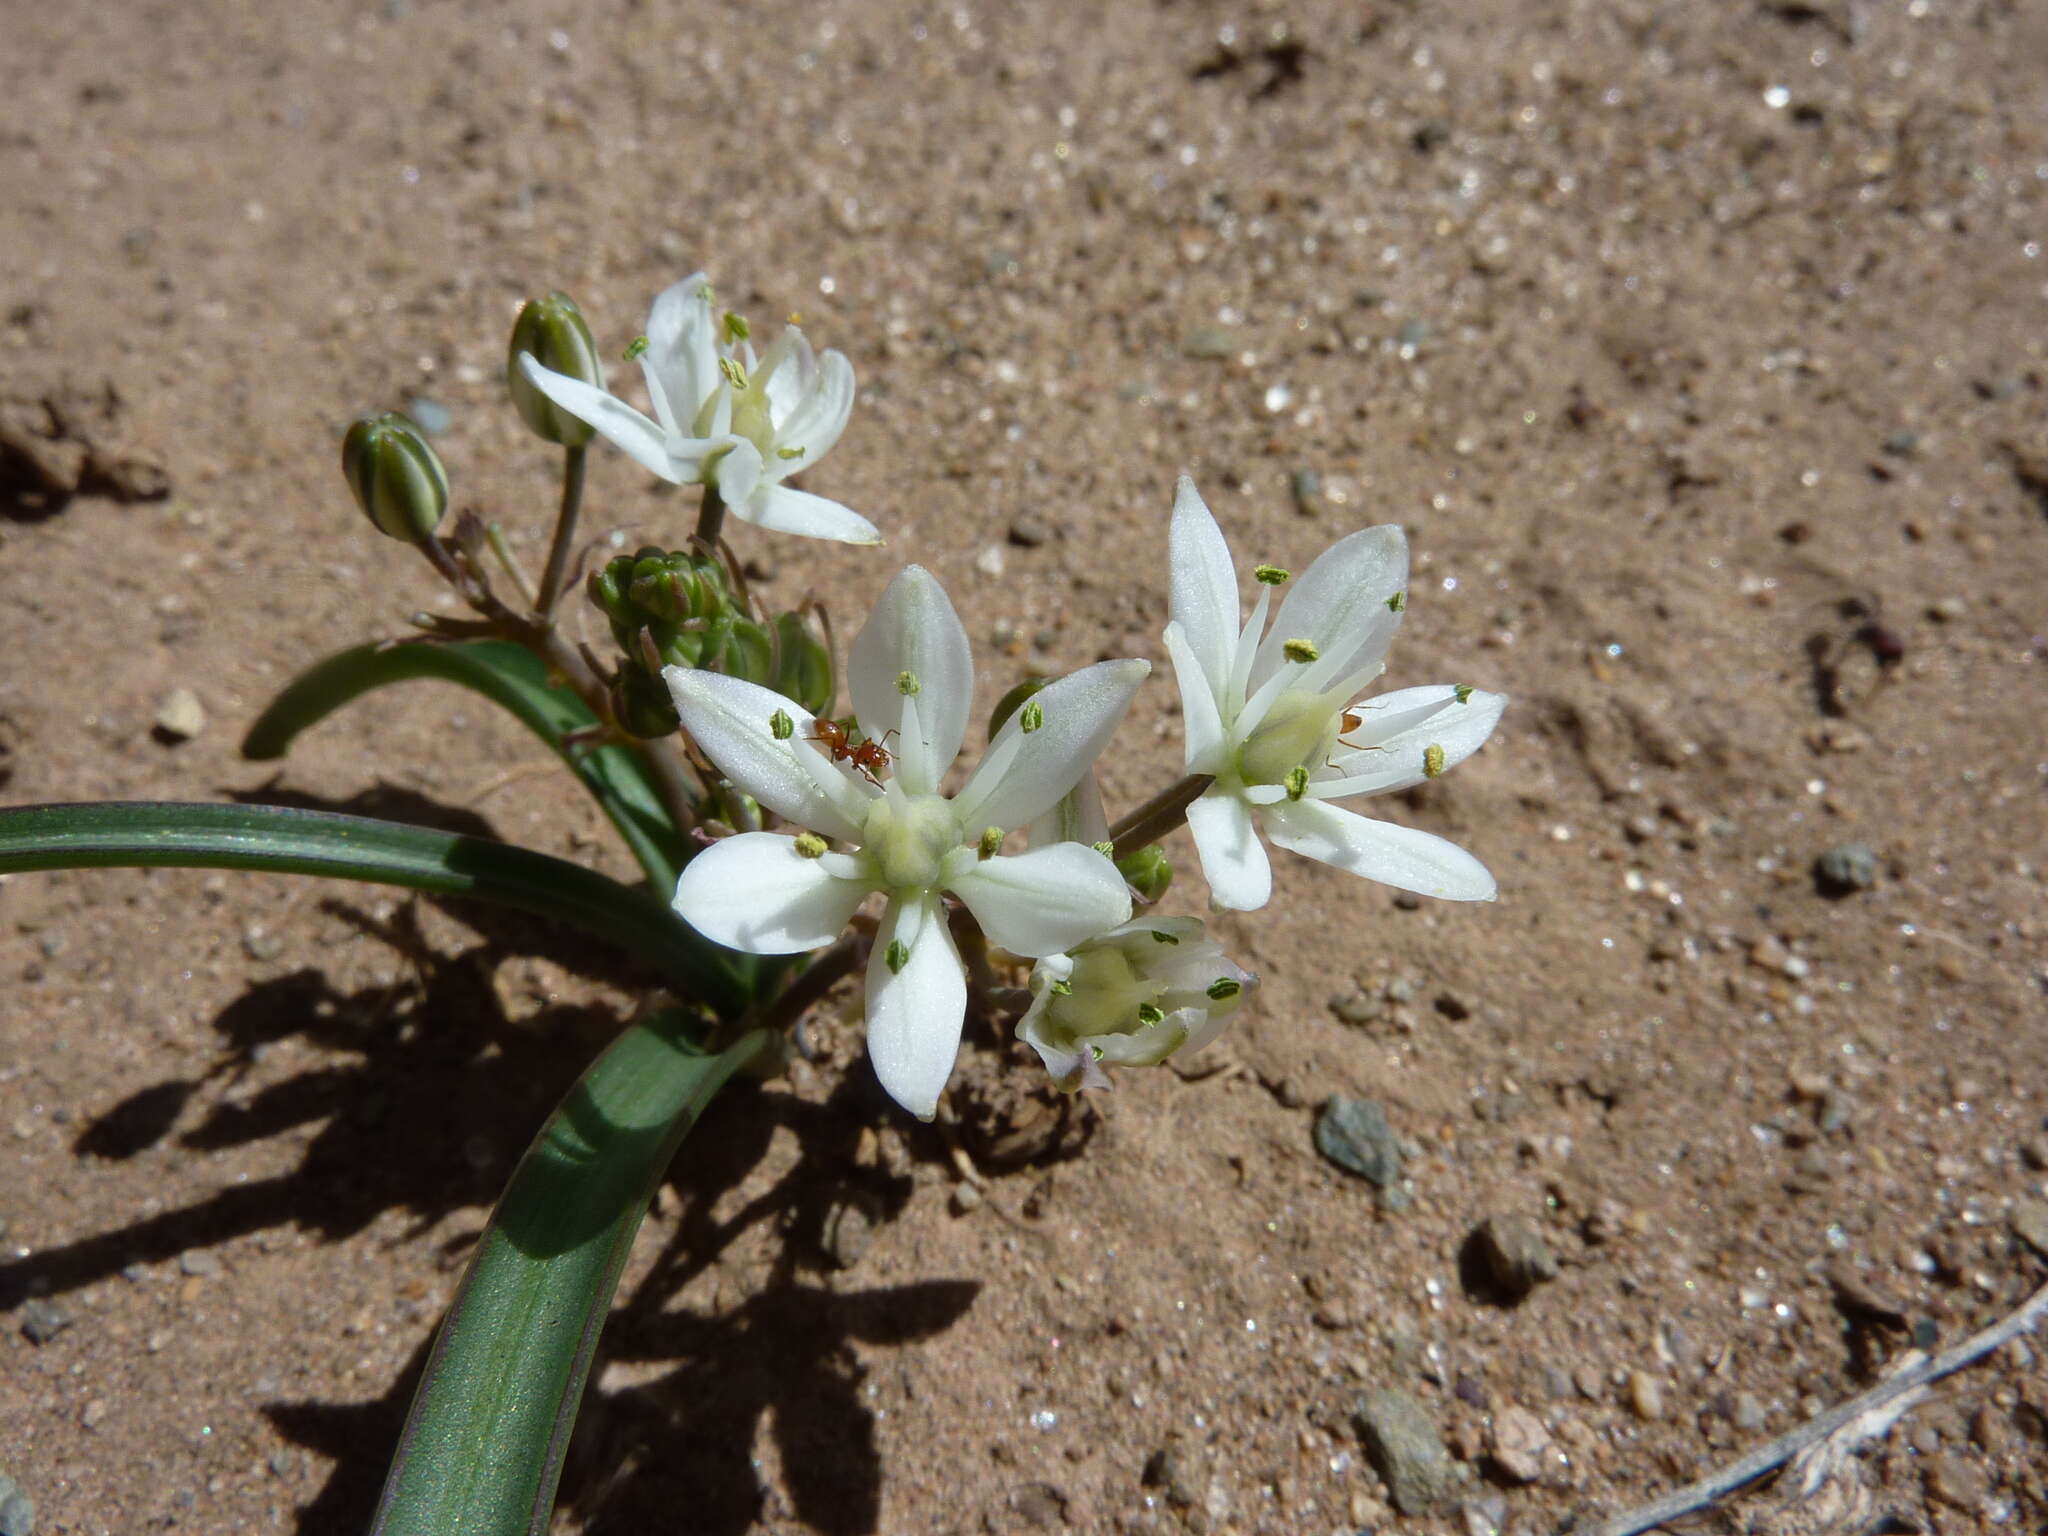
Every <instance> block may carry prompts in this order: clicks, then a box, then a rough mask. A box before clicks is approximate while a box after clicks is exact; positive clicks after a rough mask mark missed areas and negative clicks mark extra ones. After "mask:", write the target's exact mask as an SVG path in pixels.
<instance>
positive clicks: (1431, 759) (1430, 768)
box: [1422, 742, 1444, 779]
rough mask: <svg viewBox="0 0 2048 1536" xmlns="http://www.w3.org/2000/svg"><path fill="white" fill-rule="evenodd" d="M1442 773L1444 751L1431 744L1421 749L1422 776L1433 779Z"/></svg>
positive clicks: (1433, 743)
mask: <svg viewBox="0 0 2048 1536" xmlns="http://www.w3.org/2000/svg"><path fill="white" fill-rule="evenodd" d="M1443 771H1444V749H1443V748H1442V747H1441V746H1439V745H1438V744H1437V743H1435V742H1431V743H1430V744H1429V745H1428V746H1426V747H1424V748H1423V749H1422V776H1423V777H1424V778H1425V779H1433V778H1435V777H1436V776H1437V775H1438V774H1440V773H1442V772H1443Z"/></svg>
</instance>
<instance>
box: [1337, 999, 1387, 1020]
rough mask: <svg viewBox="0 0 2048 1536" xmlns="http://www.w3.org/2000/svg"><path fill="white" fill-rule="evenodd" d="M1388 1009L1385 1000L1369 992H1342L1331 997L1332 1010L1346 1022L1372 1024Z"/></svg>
mask: <svg viewBox="0 0 2048 1536" xmlns="http://www.w3.org/2000/svg"><path fill="white" fill-rule="evenodd" d="M1386 1011H1387V1005H1386V1003H1385V1001H1383V1000H1382V999H1380V998H1377V997H1374V996H1372V995H1371V994H1370V993H1367V992H1342V993H1339V994H1338V995H1337V996H1335V997H1333V998H1331V999H1330V1012H1332V1013H1334V1014H1335V1015H1337V1017H1338V1018H1339V1019H1341V1020H1343V1021H1344V1022H1345V1023H1346V1024H1370V1023H1372V1021H1373V1020H1374V1019H1377V1018H1378V1017H1379V1016H1380V1015H1381V1014H1383V1013H1385V1012H1386Z"/></svg>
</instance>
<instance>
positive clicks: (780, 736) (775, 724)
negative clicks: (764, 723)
mask: <svg viewBox="0 0 2048 1536" xmlns="http://www.w3.org/2000/svg"><path fill="white" fill-rule="evenodd" d="M768 734H769V735H770V736H773V737H774V738H775V739H776V740H777V741H787V740H789V738H790V737H792V736H794V735H795V734H796V722H795V721H794V720H792V719H790V718H789V711H788V710H786V709H778V710H777V711H775V713H774V714H772V715H770V716H769V717H768Z"/></svg>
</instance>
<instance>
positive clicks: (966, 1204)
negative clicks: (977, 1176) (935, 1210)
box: [953, 1184, 982, 1216]
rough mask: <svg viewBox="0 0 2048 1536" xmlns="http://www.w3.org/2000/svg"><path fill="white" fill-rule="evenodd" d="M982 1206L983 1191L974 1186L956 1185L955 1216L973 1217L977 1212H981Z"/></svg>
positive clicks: (954, 1190) (954, 1188) (954, 1192)
mask: <svg viewBox="0 0 2048 1536" xmlns="http://www.w3.org/2000/svg"><path fill="white" fill-rule="evenodd" d="M981 1205H982V1200H981V1191H980V1190H978V1189H976V1188H975V1187H974V1186H973V1185H972V1184H955V1185H954V1186H953V1214H954V1215H955V1216H967V1215H971V1214H972V1213H974V1212H975V1211H978V1210H980V1209H981Z"/></svg>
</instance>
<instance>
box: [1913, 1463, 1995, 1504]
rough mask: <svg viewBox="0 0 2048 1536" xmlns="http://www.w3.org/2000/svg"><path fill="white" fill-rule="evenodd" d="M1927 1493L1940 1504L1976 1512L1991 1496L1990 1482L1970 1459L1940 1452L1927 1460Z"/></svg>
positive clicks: (1981, 1469) (1979, 1467)
mask: <svg viewBox="0 0 2048 1536" xmlns="http://www.w3.org/2000/svg"><path fill="white" fill-rule="evenodd" d="M1924 1475H1925V1476H1926V1479H1927V1492H1928V1496H1929V1497H1930V1498H1933V1499H1934V1500H1935V1501H1936V1502H1937V1503H1941V1504H1946V1505H1948V1506H1949V1508H1951V1509H1959V1510H1963V1511H1964V1512H1966V1513H1975V1512H1976V1511H1978V1510H1979V1509H1981V1508H1982V1507H1983V1505H1984V1502H1985V1500H1987V1499H1989V1498H1990V1497H1991V1479H1990V1478H1989V1477H1987V1476H1985V1473H1984V1469H1983V1468H1982V1467H1981V1466H1979V1465H1978V1464H1977V1463H1976V1462H1975V1461H1974V1460H1972V1459H1971V1458H1969V1457H1967V1456H1959V1455H1957V1454H1956V1453H1955V1452H1954V1451H1939V1452H1936V1453H1935V1454H1934V1455H1932V1456H1930V1457H1928V1458H1927V1464H1926V1471H1925V1474H1924Z"/></svg>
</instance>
